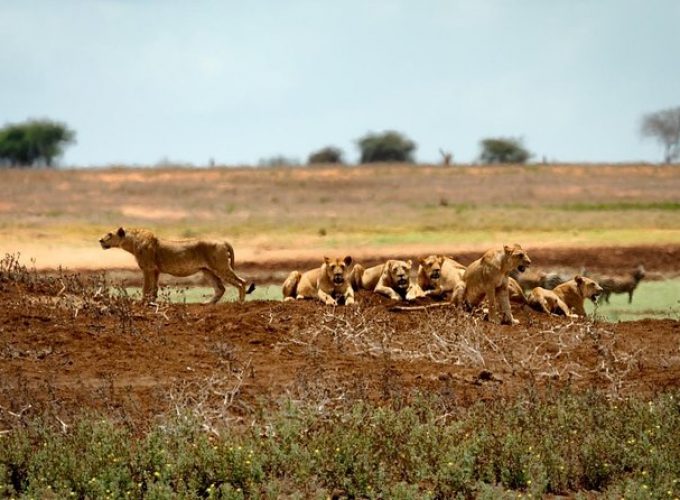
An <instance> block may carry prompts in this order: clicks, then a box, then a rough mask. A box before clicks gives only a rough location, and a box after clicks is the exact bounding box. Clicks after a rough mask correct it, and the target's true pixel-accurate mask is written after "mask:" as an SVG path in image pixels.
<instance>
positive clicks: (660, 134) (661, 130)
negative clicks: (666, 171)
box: [640, 107, 680, 163]
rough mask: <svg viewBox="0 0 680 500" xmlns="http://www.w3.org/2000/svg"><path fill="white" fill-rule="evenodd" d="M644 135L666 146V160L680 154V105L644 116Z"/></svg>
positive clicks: (642, 133)
mask: <svg viewBox="0 0 680 500" xmlns="http://www.w3.org/2000/svg"><path fill="white" fill-rule="evenodd" d="M640 134H641V135H642V137H653V138H654V139H656V140H657V141H659V142H660V143H661V144H662V145H663V147H664V161H665V162H666V163H670V162H671V161H672V160H674V159H676V158H678V157H679V156H680V107H678V108H670V109H664V110H661V111H657V112H655V113H649V114H646V115H644V116H643V117H642V124H641V125H640Z"/></svg>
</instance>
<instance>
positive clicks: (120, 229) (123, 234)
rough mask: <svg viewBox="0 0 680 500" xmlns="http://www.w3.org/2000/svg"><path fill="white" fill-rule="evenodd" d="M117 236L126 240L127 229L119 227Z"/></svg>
mask: <svg viewBox="0 0 680 500" xmlns="http://www.w3.org/2000/svg"><path fill="white" fill-rule="evenodd" d="M116 234H117V235H118V236H119V237H121V238H125V229H123V228H122V227H119V228H118V231H117V232H116Z"/></svg>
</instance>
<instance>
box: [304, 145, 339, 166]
mask: <svg viewBox="0 0 680 500" xmlns="http://www.w3.org/2000/svg"><path fill="white" fill-rule="evenodd" d="M342 156H343V153H342V149H340V148H336V147H333V146H326V147H325V148H322V149H319V150H318V151H315V152H313V153H312V154H310V155H309V158H307V163H309V164H310V165H313V164H315V163H344V161H343V159H342Z"/></svg>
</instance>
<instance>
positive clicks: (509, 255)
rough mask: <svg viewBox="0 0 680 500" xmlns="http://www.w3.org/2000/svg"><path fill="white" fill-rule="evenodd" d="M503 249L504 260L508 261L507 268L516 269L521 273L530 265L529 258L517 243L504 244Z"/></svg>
mask: <svg viewBox="0 0 680 500" xmlns="http://www.w3.org/2000/svg"><path fill="white" fill-rule="evenodd" d="M503 250H504V252H505V256H504V257H505V260H506V262H508V263H509V265H508V266H507V267H508V268H510V269H517V270H518V271H519V272H520V273H523V272H524V271H526V269H527V267H529V266H530V265H531V259H530V258H529V256H528V255H527V253H526V252H525V251H524V250H522V247H521V246H519V245H518V244H517V243H515V244H514V245H513V246H510V245H505V246H504V247H503Z"/></svg>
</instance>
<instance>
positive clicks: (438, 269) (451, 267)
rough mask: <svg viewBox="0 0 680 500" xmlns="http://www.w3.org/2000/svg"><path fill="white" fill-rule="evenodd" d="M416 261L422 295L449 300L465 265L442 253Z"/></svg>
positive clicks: (461, 276) (460, 278)
mask: <svg viewBox="0 0 680 500" xmlns="http://www.w3.org/2000/svg"><path fill="white" fill-rule="evenodd" d="M418 262H419V266H418V286H419V287H420V288H421V289H422V290H423V292H424V295H426V296H429V297H434V298H441V299H445V300H451V298H452V296H453V291H454V290H455V289H456V287H457V286H458V285H459V284H460V283H461V282H462V280H463V273H465V266H464V265H463V264H461V263H459V262H457V261H456V260H454V259H452V258H450V257H445V256H443V255H430V256H429V257H426V258H424V259H420V260H419V261H418Z"/></svg>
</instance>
